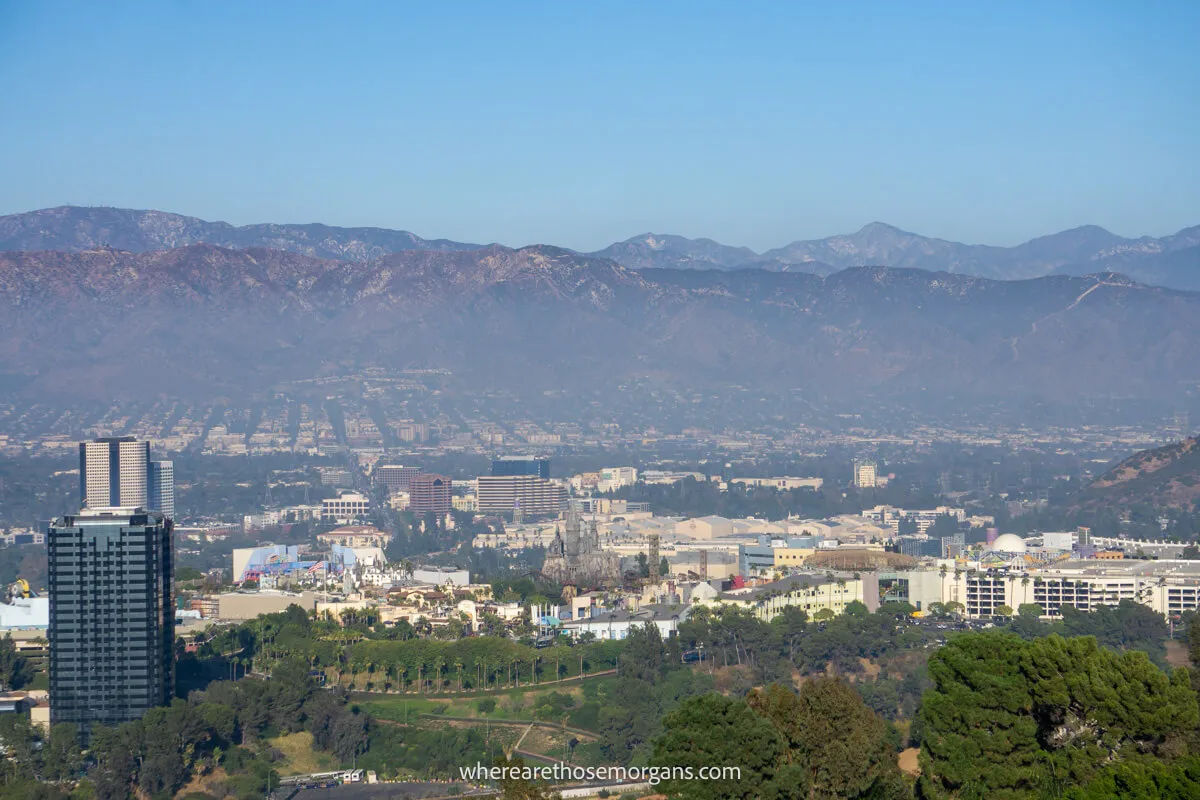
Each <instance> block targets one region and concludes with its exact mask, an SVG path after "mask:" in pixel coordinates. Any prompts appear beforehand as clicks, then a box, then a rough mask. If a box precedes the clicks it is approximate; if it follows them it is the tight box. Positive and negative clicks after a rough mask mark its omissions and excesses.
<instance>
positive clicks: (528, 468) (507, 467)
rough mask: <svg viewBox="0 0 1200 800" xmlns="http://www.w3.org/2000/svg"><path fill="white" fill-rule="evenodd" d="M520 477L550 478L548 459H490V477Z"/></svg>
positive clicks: (505, 457) (524, 457)
mask: <svg viewBox="0 0 1200 800" xmlns="http://www.w3.org/2000/svg"><path fill="white" fill-rule="evenodd" d="M520 475H535V476H537V477H539V478H543V479H545V478H549V477H550V459H548V458H533V457H532V456H503V457H501V458H494V459H492V477H494V478H509V477H515V476H520Z"/></svg>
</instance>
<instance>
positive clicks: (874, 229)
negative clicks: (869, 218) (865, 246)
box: [858, 220, 915, 236]
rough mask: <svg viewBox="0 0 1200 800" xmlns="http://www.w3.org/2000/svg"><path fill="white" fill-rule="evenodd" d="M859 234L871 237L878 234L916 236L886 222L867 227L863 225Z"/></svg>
mask: <svg viewBox="0 0 1200 800" xmlns="http://www.w3.org/2000/svg"><path fill="white" fill-rule="evenodd" d="M858 233H859V235H863V234H867V235H870V234H876V233H900V234H903V235H905V236H913V235H915V234H912V233H910V232H908V231H905V230H901V229H900V228H897V227H896V226H895V225H889V224H887V223H886V222H879V221H878V220H877V221H875V222H868V223H867V224H866V225H863V226H862V227H861V228H859V229H858Z"/></svg>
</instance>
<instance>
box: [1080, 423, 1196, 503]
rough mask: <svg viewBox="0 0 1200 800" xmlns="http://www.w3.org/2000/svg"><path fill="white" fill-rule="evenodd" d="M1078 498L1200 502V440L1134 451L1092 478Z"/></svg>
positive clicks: (1149, 501)
mask: <svg viewBox="0 0 1200 800" xmlns="http://www.w3.org/2000/svg"><path fill="white" fill-rule="evenodd" d="M1079 500H1080V503H1081V504H1082V505H1085V506H1092V507H1099V506H1105V507H1112V508H1129V507H1131V506H1134V505H1141V504H1147V505H1151V506H1155V507H1163V506H1173V507H1176V508H1192V507H1194V506H1195V505H1196V504H1197V503H1198V502H1200V440H1197V439H1194V438H1193V439H1186V440H1184V441H1182V442H1179V443H1177V444H1173V445H1168V446H1167V447H1160V448H1157V449H1154V450H1143V451H1142V452H1140V453H1135V454H1134V455H1132V456H1130V457H1129V458H1127V459H1125V460H1124V461H1122V462H1121V463H1120V464H1118V465H1117V466H1115V467H1113V468H1112V469H1111V470H1109V471H1108V472H1106V473H1104V474H1103V475H1101V476H1100V477H1099V478H1097V479H1096V480H1094V481H1092V483H1091V484H1090V485H1089V486H1088V487H1087V488H1086V489H1085V490H1084V491H1083V492H1082V493H1081V495H1080V498H1079Z"/></svg>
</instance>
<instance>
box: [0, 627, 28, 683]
mask: <svg viewBox="0 0 1200 800" xmlns="http://www.w3.org/2000/svg"><path fill="white" fill-rule="evenodd" d="M31 680H33V667H32V666H31V665H30V664H29V659H27V658H25V656H23V655H21V654H20V653H18V652H17V643H16V642H14V641H13V638H12V634H11V633H6V634H5V635H4V638H3V639H0V691H13V690H15V689H20V688H21V687H22V686H25V685H26V684H28V683H29V682H30V681H31Z"/></svg>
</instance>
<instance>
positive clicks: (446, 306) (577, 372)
mask: <svg viewBox="0 0 1200 800" xmlns="http://www.w3.org/2000/svg"><path fill="white" fill-rule="evenodd" d="M369 366H382V367H386V368H395V369H399V368H439V369H446V370H450V371H451V372H453V373H454V374H455V375H456V376H457V377H458V378H459V379H461V380H462V381H463V382H464V384H465V385H468V386H475V387H481V388H520V389H521V390H522V391H537V392H540V391H542V390H549V389H561V388H562V387H564V386H570V387H573V388H575V389H578V390H588V389H597V390H599V389H604V390H608V389H611V388H613V387H615V386H619V385H620V384H621V382H623V381H631V380H632V381H644V380H652V381H657V382H660V383H670V384H674V385H676V386H682V387H692V388H695V389H700V388H705V387H722V386H726V387H727V386H731V385H735V384H740V385H743V386H756V387H761V388H762V389H763V390H764V391H765V390H769V389H773V390H783V391H796V390H799V391H803V392H806V393H811V394H812V395H814V396H820V397H824V398H835V399H836V398H857V397H861V395H862V393H863V392H874V393H878V394H881V395H884V396H896V395H899V394H905V393H907V394H913V395H916V396H918V397H921V396H936V397H945V396H959V397H965V398H991V399H1006V400H1016V399H1021V398H1038V399H1045V400H1068V401H1073V400H1074V399H1075V398H1078V397H1079V396H1080V395H1081V394H1088V393H1091V394H1107V395H1115V396H1122V397H1158V398H1162V397H1170V396H1172V393H1178V392H1180V391H1181V389H1180V387H1181V386H1184V385H1186V384H1187V383H1188V382H1191V383H1195V381H1196V378H1197V376H1200V295H1195V294H1190V293H1185V292H1173V291H1169V290H1164V289H1157V288H1151V287H1146V286H1142V285H1140V284H1137V283H1135V282H1132V281H1129V280H1128V279H1125V278H1123V277H1121V276H1118V275H1107V274H1103V275H1094V276H1088V277H1072V276H1051V277H1047V278H1040V279H1036V280H1029V281H1013V282H1003V281H991V280H985V279H981V278H972V277H968V276H963V275H950V274H946V273H934V272H926V271H922V270H916V269H885V268H855V269H848V270H843V271H841V272H838V273H835V274H833V275H830V276H828V277H823V278H822V277H818V276H815V275H812V274H808V273H778V272H768V271H764V270H738V271H716V270H676V269H648V270H640V271H635V270H629V269H626V268H624V267H621V266H619V265H617V264H616V263H614V262H612V261H610V260H606V259H598V258H592V257H588V256H582V255H579V254H577V253H573V252H570V251H566V250H561V249H558V248H552V247H544V246H538V247H527V248H521V249H519V250H513V249H509V248H505V247H500V246H496V245H493V246H490V247H487V248H481V249H477V250H457V251H430V250H408V251H402V252H398V253H393V254H390V255H388V256H384V257H382V258H379V259H374V260H371V261H369V262H350V261H334V260H328V259H317V258H311V257H307V256H303V255H298V254H295V253H289V252H282V251H279V250H267V249H260V248H251V249H246V250H231V249H225V248H219V247H213V246H210V245H191V246H188V247H182V248H176V249H172V250H165V251H156V252H149V253H130V252H123V251H117V250H112V249H98V250H89V251H85V252H78V253H62V252H21V253H2V254H0V378H4V379H6V380H8V382H9V384H10V385H24V386H25V390H26V391H30V392H40V393H50V394H64V393H68V394H75V393H78V392H80V391H82V390H81V388H80V387H83V386H86V387H88V388H87V390H86V391H88V392H90V393H92V396H96V397H108V398H112V397H127V396H133V397H147V396H158V395H160V394H164V393H167V394H172V395H178V396H194V397H206V398H207V397H213V396H235V395H243V394H248V393H254V392H261V391H265V390H266V389H269V388H270V387H271V386H274V385H277V384H278V383H279V382H280V381H288V380H296V379H306V378H312V377H320V376H324V375H330V374H344V373H345V372H346V371H348V370H354V369H358V368H363V367H369Z"/></svg>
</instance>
